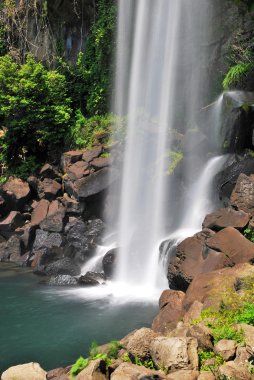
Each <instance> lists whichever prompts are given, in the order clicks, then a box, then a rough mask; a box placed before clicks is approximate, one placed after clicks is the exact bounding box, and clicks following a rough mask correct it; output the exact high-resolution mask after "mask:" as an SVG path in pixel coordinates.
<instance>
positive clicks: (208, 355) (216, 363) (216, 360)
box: [198, 350, 224, 372]
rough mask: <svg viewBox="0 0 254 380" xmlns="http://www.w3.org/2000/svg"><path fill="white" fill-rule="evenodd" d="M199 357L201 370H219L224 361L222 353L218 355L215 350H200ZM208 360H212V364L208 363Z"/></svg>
mask: <svg viewBox="0 0 254 380" xmlns="http://www.w3.org/2000/svg"><path fill="white" fill-rule="evenodd" d="M198 358H199V367H200V371H201V372H204V371H214V370H217V369H218V368H219V367H220V366H221V365H222V364H223V363H224V360H223V358H222V357H221V356H220V355H216V354H215V353H214V352H213V351H202V350H200V351H198ZM211 359H212V360H211ZM208 360H211V364H207V363H206V361H208Z"/></svg>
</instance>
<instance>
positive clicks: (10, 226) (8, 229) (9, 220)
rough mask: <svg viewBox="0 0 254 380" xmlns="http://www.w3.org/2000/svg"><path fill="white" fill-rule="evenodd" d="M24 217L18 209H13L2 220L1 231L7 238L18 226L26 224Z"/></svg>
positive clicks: (0, 223)
mask: <svg viewBox="0 0 254 380" xmlns="http://www.w3.org/2000/svg"><path fill="white" fill-rule="evenodd" d="M24 222H25V221H24V218H23V216H22V214H21V213H20V212H18V211H11V212H10V213H9V215H8V216H7V217H6V218H5V219H3V220H1V222H0V233H1V235H2V236H4V237H5V238H7V239H8V238H9V237H10V236H11V235H12V234H13V232H14V231H15V230H16V228H18V227H21V226H23V225H24Z"/></svg>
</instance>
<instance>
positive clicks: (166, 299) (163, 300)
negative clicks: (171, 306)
mask: <svg viewBox="0 0 254 380" xmlns="http://www.w3.org/2000/svg"><path fill="white" fill-rule="evenodd" d="M173 294H175V293H173V292H172V290H170V289H165V290H163V292H162V293H161V296H160V299H159V308H160V310H161V309H163V307H165V306H167V304H168V303H170V302H172V295H173Z"/></svg>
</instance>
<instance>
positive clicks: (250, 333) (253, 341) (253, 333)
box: [237, 323, 254, 355]
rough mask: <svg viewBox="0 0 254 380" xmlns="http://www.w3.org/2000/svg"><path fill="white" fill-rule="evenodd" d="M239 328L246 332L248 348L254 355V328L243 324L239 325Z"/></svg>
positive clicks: (245, 338) (245, 337)
mask: <svg viewBox="0 0 254 380" xmlns="http://www.w3.org/2000/svg"><path fill="white" fill-rule="evenodd" d="M237 328H238V329H239V330H242V331H243V332H244V340H245V345H246V348H247V350H248V351H249V352H251V354H252V355H254V326H250V325H247V324H245V323H241V324H238V325H237Z"/></svg>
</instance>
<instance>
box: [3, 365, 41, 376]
mask: <svg viewBox="0 0 254 380" xmlns="http://www.w3.org/2000/svg"><path fill="white" fill-rule="evenodd" d="M46 374H47V372H46V371H44V370H43V369H42V368H41V366H40V365H39V364H38V363H27V364H22V365H17V366H14V367H10V368H8V369H7V370H6V371H5V372H3V374H2V377H1V379H2V380H14V379H17V380H46V379H47V378H46Z"/></svg>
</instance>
